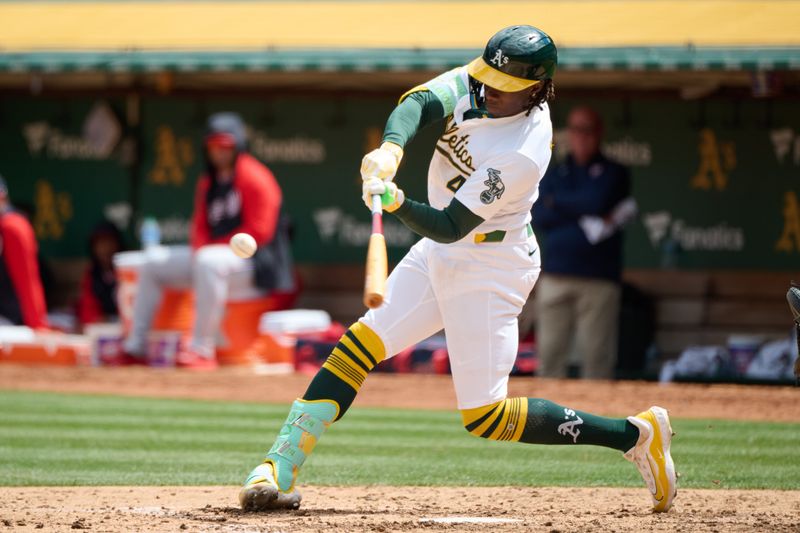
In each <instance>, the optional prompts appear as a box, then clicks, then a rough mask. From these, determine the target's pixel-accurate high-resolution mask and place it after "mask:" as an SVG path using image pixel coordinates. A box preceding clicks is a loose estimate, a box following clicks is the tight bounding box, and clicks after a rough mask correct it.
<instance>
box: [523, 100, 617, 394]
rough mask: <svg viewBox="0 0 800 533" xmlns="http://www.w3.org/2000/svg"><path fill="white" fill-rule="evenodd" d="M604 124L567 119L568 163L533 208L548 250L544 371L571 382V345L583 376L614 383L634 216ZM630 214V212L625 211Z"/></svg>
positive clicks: (584, 111) (593, 117)
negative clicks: (625, 252) (626, 242)
mask: <svg viewBox="0 0 800 533" xmlns="http://www.w3.org/2000/svg"><path fill="white" fill-rule="evenodd" d="M602 136H603V123H602V120H601V118H600V116H599V115H598V114H597V112H595V111H594V110H592V109H590V108H587V107H580V108H577V109H574V110H572V112H571V113H570V114H569V117H568V119H567V139H568V143H569V156H568V157H567V158H566V160H565V161H563V162H562V163H560V164H558V165H550V169H549V170H548V172H547V174H545V176H544V178H543V179H542V182H541V184H540V187H539V199H538V201H537V202H536V204H534V206H533V226H534V228H535V229H536V230H537V234H538V237H539V242H541V243H542V247H543V248H544V253H543V254H542V258H543V265H542V272H543V275H542V277H541V279H540V280H539V284H538V285H537V288H536V314H537V317H538V318H537V320H538V323H537V328H536V332H537V341H538V352H539V371H538V375H540V376H542V377H554V378H560V377H565V376H566V373H567V363H568V361H567V360H568V356H569V353H570V346H571V342H572V339H574V340H575V348H576V350H577V352H578V353H579V354H580V356H581V358H582V360H583V365H582V372H581V376H582V377H584V378H590V379H610V378H612V377H613V371H614V365H615V363H616V359H617V328H618V319H619V306H620V285H619V282H620V274H621V271H622V241H623V234H622V231H621V228H620V226H621V224H622V222H623V221H624V220H625V219H626V218H628V217H629V216H630V214H632V212H631V209H633V208H632V207H631V205H632V204H633V201H632V200H630V199H629V198H628V197H629V195H630V179H629V177H628V171H627V169H626V168H625V167H623V166H622V165H620V164H618V163H615V162H613V161H611V160H609V159H607V158H606V157H605V156H604V155H603V154H602V153H601V152H600V144H601V141H602ZM626 206H627V207H626Z"/></svg>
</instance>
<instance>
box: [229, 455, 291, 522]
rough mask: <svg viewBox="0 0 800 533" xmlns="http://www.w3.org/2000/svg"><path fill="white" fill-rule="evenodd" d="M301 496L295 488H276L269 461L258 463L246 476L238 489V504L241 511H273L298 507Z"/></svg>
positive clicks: (272, 469)
mask: <svg viewBox="0 0 800 533" xmlns="http://www.w3.org/2000/svg"><path fill="white" fill-rule="evenodd" d="M302 499H303V497H302V496H301V495H300V493H299V492H297V490H296V489H294V490H292V491H291V492H289V493H285V492H281V491H280V490H278V485H277V483H275V471H274V466H273V464H272V463H271V462H266V463H262V464H260V465H258V466H257V467H255V468H254V469H253V471H252V472H250V475H249V476H247V480H246V481H245V482H244V485H243V486H242V488H241V490H240V491H239V504H240V505H241V506H242V510H243V511H254V512H263V511H273V510H278V509H299V508H300V501H301V500H302Z"/></svg>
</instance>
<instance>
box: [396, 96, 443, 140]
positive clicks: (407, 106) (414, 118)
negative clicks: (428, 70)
mask: <svg viewBox="0 0 800 533" xmlns="http://www.w3.org/2000/svg"><path fill="white" fill-rule="evenodd" d="M444 117H445V113H444V106H442V103H441V102H440V101H439V99H438V98H437V97H436V95H435V94H433V93H432V92H430V91H417V92H415V93H411V94H409V95H408V96H407V97H405V98H404V99H403V101H402V102H400V103H399V104H398V105H397V107H395V108H394V111H392V114H391V115H389V119H388V120H387V121H386V128H385V129H384V130H383V142H387V141H388V142H391V143H394V144H396V145H398V146H400V147H401V148H405V146H406V144H407V143H408V142H410V141H411V139H413V138H414V135H416V134H417V132H418V131H419V130H421V129H422V128H424V127H425V126H428V125H430V124H433V123H434V122H438V121H439V120H442V119H443V118H444Z"/></svg>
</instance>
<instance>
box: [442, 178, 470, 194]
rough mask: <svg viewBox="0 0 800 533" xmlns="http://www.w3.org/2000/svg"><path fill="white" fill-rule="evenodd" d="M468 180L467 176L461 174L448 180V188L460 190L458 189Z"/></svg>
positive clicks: (455, 190) (454, 190)
mask: <svg viewBox="0 0 800 533" xmlns="http://www.w3.org/2000/svg"><path fill="white" fill-rule="evenodd" d="M466 181H467V178H465V177H464V176H462V175H461V174H459V175H458V176H456V177H455V178H453V179H451V180H450V181H448V182H447V188H448V189H450V190H451V191H453V192H458V189H460V188H461V186H462V185H464V183H465V182H466Z"/></svg>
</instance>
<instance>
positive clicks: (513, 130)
mask: <svg viewBox="0 0 800 533" xmlns="http://www.w3.org/2000/svg"><path fill="white" fill-rule="evenodd" d="M469 83H470V82H469V75H468V74H467V67H465V66H464V67H459V68H456V69H453V70H451V71H449V72H445V73H444V74H442V75H441V76H438V77H436V78H434V79H433V80H431V81H429V82H427V83H425V84H423V85H422V86H420V87H418V88H416V89H417V90H419V89H427V90H429V91H431V92H432V93H434V94H435V95H436V96H437V97H438V98H439V100H440V101H441V102H442V105H443V106H444V109H445V113H446V114H447V115H450V118H449V119H448V123H447V126H446V128H445V132H444V134H442V136H441V137H439V140H438V141H437V142H436V149H435V151H434V154H433V159H432V160H431V164H430V167H429V169H428V201H429V202H430V205H431V206H433V207H435V208H437V209H443V208H445V207H447V205H448V204H450V201H451V200H452V199H453V196H455V197H456V198H457V199H458V201H459V202H461V203H462V204H464V206H466V207H467V208H468V209H469V210H470V211H472V212H473V213H475V214H476V215H478V216H479V217H481V218H482V219H484V220H485V222H484V223H482V224H481V225H480V226H478V228H476V231H478V232H481V233H488V232H491V231H495V230H512V229H516V228H521V227H523V226H525V224H527V223H528V222H530V220H531V214H530V213H531V207H533V203H534V202H535V201H536V198H537V197H538V194H539V180H540V179H541V178H542V176H544V173H545V170H547V165H548V164H549V162H550V156H551V154H552V142H553V126H552V124H551V122H550V110H549V109H548V107H547V104H542V108H541V109H540V108H538V107H535V108H534V109H533V111H532V112H531V114H530V116H525V112H522V113H519V114H517V115H513V116H510V117H503V118H471V116H475V115H476V114H478V113H479V112H478V111H477V110H476V107H475V96H474V95H473V94H471V92H470V90H469Z"/></svg>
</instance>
